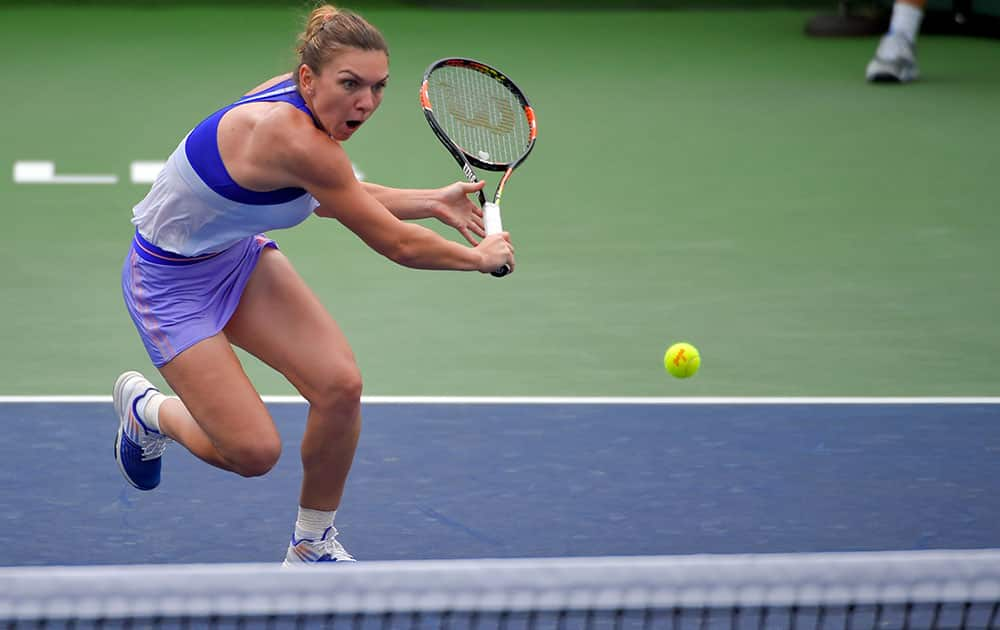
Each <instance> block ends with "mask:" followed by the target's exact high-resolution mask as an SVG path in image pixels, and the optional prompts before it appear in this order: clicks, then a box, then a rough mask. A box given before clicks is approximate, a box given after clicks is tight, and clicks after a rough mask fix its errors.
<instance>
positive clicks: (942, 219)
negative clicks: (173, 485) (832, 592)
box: [0, 5, 1000, 396]
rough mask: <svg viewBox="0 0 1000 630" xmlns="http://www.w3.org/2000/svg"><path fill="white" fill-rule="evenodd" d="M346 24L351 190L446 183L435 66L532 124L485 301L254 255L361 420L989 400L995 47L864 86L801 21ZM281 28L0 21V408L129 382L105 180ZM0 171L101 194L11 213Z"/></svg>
mask: <svg viewBox="0 0 1000 630" xmlns="http://www.w3.org/2000/svg"><path fill="white" fill-rule="evenodd" d="M365 15H366V16H367V17H368V18H369V19H371V20H372V21H373V22H374V23H375V24H376V25H378V26H380V27H381V28H382V30H383V31H384V33H385V34H386V36H387V38H388V40H389V42H390V46H391V48H392V67H391V72H392V78H391V81H390V87H389V90H388V93H387V96H386V100H385V102H384V104H383V107H382V109H381V110H380V111H379V112H378V114H377V115H376V117H375V118H374V120H373V121H372V123H371V124H369V125H367V126H366V128H365V129H364V130H363V131H362V132H361V133H360V134H359V135H358V136H357V137H356V138H355V139H353V140H351V141H350V143H349V144H348V145H347V149H348V153H349V154H350V155H351V157H352V159H353V160H354V162H355V163H356V164H357V165H358V166H359V167H360V169H361V170H362V171H363V172H364V173H365V174H366V175H367V177H368V178H369V179H370V180H372V181H377V182H379V183H384V184H388V185H396V186H403V187H415V186H438V185H443V184H446V183H448V182H450V181H453V180H455V179H457V178H458V176H459V175H460V173H459V172H458V170H457V168H456V166H455V165H454V163H453V162H452V161H451V158H450V156H448V155H447V153H446V152H445V151H444V150H443V148H442V147H440V146H439V144H438V142H437V140H436V139H435V138H434V137H433V135H432V133H431V132H430V130H429V128H428V127H427V125H426V123H425V122H424V120H423V115H422V113H421V112H420V109H419V107H418V104H417V87H418V83H419V79H420V76H421V73H422V71H423V69H424V68H425V67H426V66H427V65H428V64H429V63H430V62H431V61H433V60H435V59H437V58H439V57H443V56H449V55H465V56H471V57H477V58H481V59H483V60H485V61H488V62H492V63H494V64H496V65H497V66H499V67H501V68H503V69H504V70H505V71H507V72H508V73H509V74H510V75H511V76H512V77H513V78H514V79H515V80H516V81H517V82H518V83H519V84H521V86H522V87H523V88H524V90H525V91H526V92H527V94H528V95H529V97H530V98H531V99H532V101H533V104H534V105H535V107H536V110H537V113H538V119H539V139H538V144H537V147H536V149H535V152H534V153H533V154H532V156H531V157H530V158H529V160H528V161H527V162H526V163H525V165H524V167H523V168H522V169H521V170H520V171H519V172H518V173H516V174H515V175H514V177H513V179H512V180H511V182H510V184H509V186H508V188H507V192H506V194H505V196H504V219H505V226H506V227H507V228H508V229H509V230H510V231H511V233H512V237H513V239H514V243H515V246H516V247H517V262H518V269H517V272H516V273H515V274H514V275H513V276H511V277H509V278H505V279H502V280H497V279H494V278H491V277H489V276H482V275H479V274H459V273H445V272H420V271H413V270H408V269H404V268H401V267H397V266H395V265H393V264H392V263H390V262H389V261H387V260H385V259H382V258H380V257H379V256H378V255H377V254H375V253H374V252H372V251H370V250H368V249H367V248H366V247H365V246H364V245H363V244H362V243H361V242H360V241H359V240H358V239H357V238H356V237H355V236H354V235H353V234H351V233H350V232H348V231H347V230H346V229H345V228H343V227H342V226H340V225H339V224H337V223H335V222H332V221H325V220H321V219H317V218H312V219H310V220H308V221H307V222H306V223H305V224H303V225H301V226H298V227H297V228H294V229H291V230H286V231H280V232H274V233H272V234H271V236H273V237H274V238H276V239H277V240H278V242H279V244H280V245H281V248H282V249H283V250H284V251H285V253H286V254H287V255H288V256H289V258H290V259H291V260H292V262H293V263H294V264H295V265H296V267H297V268H298V269H299V271H300V272H301V273H302V275H303V276H305V278H306V279H307V281H308V282H309V283H310V284H311V286H312V287H313V288H314V289H315V291H316V292H317V294H318V295H319V296H320V298H321V299H322V300H323V302H324V303H325V304H326V305H327V306H328V307H329V309H330V311H331V312H332V313H333V315H334V316H335V317H336V318H337V320H338V321H339V322H340V324H341V326H342V327H343V328H344V330H345V332H346V333H347V335H348V337H349V339H350V340H351V342H352V345H353V347H354V349H355V352H356V354H357V357H358V361H359V363H360V365H361V368H362V371H363V373H364V375H365V379H366V390H365V391H366V394H370V395H501V396H506V395H526V396H531V395H567V396H570V395H613V396H732V395H788V396H798V395H823V396H842V395H843V396H869V395H876V396H883V395H884V396H897V395H905V396H931V395H934V396H960V395H997V394H1000V361H998V359H997V357H998V356H1000V326H997V322H998V314H1000V279H998V277H1000V276H998V270H1000V237H998V233H1000V213H998V212H997V210H998V208H1000V202H998V195H997V181H998V179H997V165H998V164H1000V142H998V140H1000V113H998V112H1000V43H998V42H997V41H995V40H985V39H959V38H943V37H927V38H924V39H923V40H922V41H921V42H920V48H919V55H920V61H921V65H922V71H923V75H924V79H923V80H922V81H920V82H918V83H915V84H912V85H908V86H903V87H899V86H871V85H867V84H866V83H865V82H864V81H863V71H864V66H865V63H866V62H867V61H868V59H869V57H870V56H871V54H872V52H873V51H874V47H875V41H874V40H873V39H824V40H818V39H809V38H807V37H805V36H804V35H803V33H802V27H803V24H804V23H805V21H806V20H807V19H808V17H809V16H810V13H809V12H806V11H790V10H762V11H696V10H685V11H653V12H641V11H618V12H616V11H600V12H595V11H582V12H575V13H574V12H570V11H561V12H560V11H544V12H534V13H528V12H514V11H499V12H490V11H482V10H481V11H466V12H462V11H455V12H445V11H440V10H438V11H435V10H429V9H428V10H418V9H404V8H395V9H390V8H379V9H372V10H370V11H367V12H365ZM301 17H302V12H301V11H299V10H296V9H287V8H264V7H259V6H256V5H255V6H251V7H247V8H238V9H237V8H218V7H216V8H198V7H194V6H184V7H180V8H156V9H130V8H127V7H121V6H116V7H92V8H70V7H59V8H37V9H35V8H5V9H0V68H2V76H3V83H4V85H5V90H4V98H2V99H0V118H2V120H3V121H4V122H3V124H2V125H0V158H2V160H0V162H2V163H3V164H4V168H5V172H6V173H7V174H6V175H5V176H4V177H3V178H2V179H0V208H2V210H0V211H2V213H3V217H4V224H5V229H6V238H5V239H4V247H3V248H2V249H0V287H2V289H3V305H4V308H3V309H2V311H0V324H2V326H3V330H4V335H3V338H4V342H3V349H2V354H0V357H2V358H0V394H9V395H17V394H26V395H28V394H110V387H111V384H112V382H113V381H114V378H115V376H116V375H117V374H118V373H119V372H121V371H123V370H125V369H141V370H144V371H147V372H151V371H152V368H151V367H150V364H149V361H148V358H147V357H146V355H145V353H144V351H143V349H142V347H141V344H140V343H139V340H138V336H137V335H136V333H135V331H134V329H133V327H132V324H131V321H130V320H129V318H128V316H127V314H126V312H125V309H124V307H123V305H122V301H121V295H120V289H119V283H118V282H119V269H120V264H121V261H122V259H123V257H124V255H125V252H126V250H127V247H128V245H129V239H130V235H131V225H130V224H129V218H130V216H131V214H130V211H131V207H132V205H133V204H134V203H136V202H137V201H138V200H139V199H141V197H142V196H143V194H144V193H145V191H146V189H147V188H148V185H140V184H133V183H131V182H130V180H129V164H130V163H131V162H132V161H136V160H162V159H165V158H166V156H167V155H168V154H169V153H170V151H172V150H173V148H174V147H175V146H176V144H177V143H178V142H179V141H180V139H181V138H182V137H183V135H184V134H185V133H186V132H187V131H188V130H189V129H190V128H191V127H192V126H193V125H194V124H196V123H197V122H198V121H199V120H200V119H201V118H202V117H204V116H205V115H207V114H208V113H210V112H211V111H213V110H214V109H216V108H218V107H220V106H222V105H225V104H227V103H229V102H231V101H232V100H233V99H234V98H235V97H237V96H238V95H240V94H242V93H243V92H245V91H246V90H248V89H249V88H251V87H252V86H254V85H256V84H257V83H259V82H261V81H263V80H264V79H266V78H268V77H270V76H272V75H274V74H277V73H280V72H283V71H286V70H288V69H290V67H291V63H292V52H291V50H292V46H293V43H294V37H295V34H296V33H297V31H298V29H299V26H300V22H301ZM20 160H50V161H54V162H55V163H56V168H57V172H59V173H85V174H87V173H108V174H115V175H117V176H118V177H119V183H117V184H114V185H72V184H67V185H44V184H15V183H14V182H13V179H12V177H11V173H12V168H13V164H14V162H15V161H20ZM495 181H496V180H495V177H494V178H493V179H492V181H491V183H495ZM452 237H453V238H458V236H457V234H455V235H453V236H452ZM681 340H683V341H689V342H691V343H694V344H695V345H697V346H698V347H699V348H700V350H701V351H702V355H703V363H702V370H701V372H700V373H699V374H698V375H697V376H696V377H695V378H693V379H689V380H686V381H681V380H676V379H672V378H670V377H669V376H667V375H666V373H665V372H664V370H663V367H662V363H661V361H662V355H663V351H664V350H665V348H666V347H667V346H668V345H669V344H670V343H672V342H674V341H681ZM245 358H246V357H245ZM245 365H246V368H247V370H248V372H249V373H250V375H251V377H252V378H253V379H254V381H255V382H256V383H257V384H258V386H259V389H260V391H261V392H262V393H265V394H291V393H293V390H292V389H291V387H290V386H289V385H287V384H286V383H285V382H284V381H283V380H282V379H281V378H280V377H279V376H278V375H276V374H274V373H273V372H271V371H270V370H269V369H268V368H266V367H264V366H262V365H260V364H259V363H257V362H256V361H255V360H253V359H250V358H246V360H245ZM156 380H157V381H158V382H162V381H160V379H159V378H158V377H157V378H156Z"/></svg>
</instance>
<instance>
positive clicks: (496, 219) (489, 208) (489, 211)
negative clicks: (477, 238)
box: [483, 201, 510, 278]
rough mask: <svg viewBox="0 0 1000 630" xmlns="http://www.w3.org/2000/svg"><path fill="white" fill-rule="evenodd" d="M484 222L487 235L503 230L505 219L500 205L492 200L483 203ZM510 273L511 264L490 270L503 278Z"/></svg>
mask: <svg viewBox="0 0 1000 630" xmlns="http://www.w3.org/2000/svg"><path fill="white" fill-rule="evenodd" d="M483 224H484V225H485V226H486V235H487V236H489V235H490V234H499V233H500V232H503V221H501V220H500V206H498V205H497V204H495V203H493V202H491V201H487V202H486V203H484V204H483ZM508 273H510V265H501V266H500V267H498V268H497V270H496V271H491V272H490V274H491V275H493V276H494V277H496V278H502V277H504V276H506V275H507V274H508Z"/></svg>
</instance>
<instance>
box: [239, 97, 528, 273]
mask: <svg viewBox="0 0 1000 630" xmlns="http://www.w3.org/2000/svg"><path fill="white" fill-rule="evenodd" d="M276 118H280V119H277V120H270V119H269V120H267V121H262V122H261V124H259V125H258V126H257V128H256V129H255V130H254V140H253V142H252V143H251V147H250V153H251V154H252V155H253V156H254V161H255V162H258V161H264V162H266V167H268V168H273V169H277V170H278V171H279V172H280V173H282V174H283V175H284V177H281V179H282V180H284V181H287V182H288V185H290V186H297V187H301V188H305V189H306V190H307V191H309V193H310V194H312V196H313V197H315V198H316V199H317V200H318V201H319V203H320V207H319V209H318V214H319V215H320V216H324V217H329V218H334V219H337V220H338V221H340V222H341V223H343V224H344V225H345V226H346V227H347V228H348V229H350V230H351V231H352V232H354V233H355V234H357V235H358V237H360V238H361V240H363V241H364V242H365V243H366V244H367V245H368V246H369V247H371V248H372V249H374V250H375V251H377V252H378V253H380V254H382V255H383V256H385V257H387V258H389V259H390V260H393V261H394V262H396V263H398V264H400V265H404V266H406V267H414V268H417V269H454V270H467V271H473V270H476V271H481V272H484V273H485V272H490V271H493V270H495V269H497V268H498V267H500V266H502V265H504V264H509V265H510V266H511V267H512V268H513V266H514V253H513V252H514V249H513V247H512V246H511V244H510V240H509V236H508V235H507V233H502V234H496V235H493V236H490V237H487V238H485V239H483V241H482V242H480V243H479V245H477V246H476V247H467V246H465V245H461V244H459V243H456V242H454V241H450V240H448V239H446V238H444V237H442V236H440V235H439V234H437V233H436V232H434V231H432V230H429V229H427V228H425V227H423V226H421V225H418V224H414V223H407V222H405V221H401V220H400V219H398V218H397V217H396V216H395V215H393V214H392V213H391V212H390V211H389V210H388V209H387V208H386V207H385V206H383V205H382V204H381V203H379V202H378V201H377V200H376V199H375V198H374V197H372V196H371V195H370V194H368V193H367V192H366V191H365V190H364V188H363V187H362V185H361V183H360V182H358V180H357V179H356V178H355V176H354V172H353V170H352V168H351V162H350V159H349V158H348V156H347V154H346V153H345V152H344V149H343V148H342V147H341V146H340V144H339V143H337V142H334V141H332V140H330V139H329V138H327V137H326V135H325V134H323V133H322V132H320V131H319V130H317V129H316V128H315V127H313V126H312V125H311V124H309V122H308V121H307V120H306V119H305V118H304V117H301V116H294V115H292V116H288V117H287V119H285V120H281V119H284V118H286V117H285V116H280V117H276ZM262 166H263V164H262Z"/></svg>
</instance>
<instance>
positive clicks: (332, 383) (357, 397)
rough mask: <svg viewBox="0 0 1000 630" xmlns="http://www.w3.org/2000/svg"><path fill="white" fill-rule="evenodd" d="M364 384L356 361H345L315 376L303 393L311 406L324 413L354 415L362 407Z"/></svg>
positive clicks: (319, 371) (318, 372) (320, 371)
mask: <svg viewBox="0 0 1000 630" xmlns="http://www.w3.org/2000/svg"><path fill="white" fill-rule="evenodd" d="M362 388H363V382H362V379H361V371H360V370H359V369H358V366H357V364H356V363H354V361H344V362H341V363H339V364H337V365H332V366H330V367H328V368H326V369H323V370H318V371H316V372H315V373H314V374H313V379H312V382H311V383H310V384H309V386H308V387H307V388H305V391H303V392H302V394H303V396H304V397H305V399H306V400H307V401H308V402H309V404H310V406H312V407H313V408H314V409H318V410H320V411H323V412H329V413H334V414H335V413H337V412H347V411H350V412H351V413H353V412H354V411H355V410H356V409H357V408H360V406H361V390H362Z"/></svg>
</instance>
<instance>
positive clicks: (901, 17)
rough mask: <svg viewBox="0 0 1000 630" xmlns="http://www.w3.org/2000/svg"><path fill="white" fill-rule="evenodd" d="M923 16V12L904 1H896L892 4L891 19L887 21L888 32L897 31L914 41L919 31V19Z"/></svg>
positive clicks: (911, 41)
mask: <svg viewBox="0 0 1000 630" xmlns="http://www.w3.org/2000/svg"><path fill="white" fill-rule="evenodd" d="M923 18H924V12H923V11H922V10H921V9H919V8H917V7H915V6H913V5H912V4H906V3H905V2H897V3H895V4H893V5H892V21H891V22H890V23H889V32H890V33H899V34H900V35H902V36H903V37H905V38H906V39H908V40H909V41H910V43H911V44H913V43H916V41H917V33H919V32H920V21H921V20H922V19H923Z"/></svg>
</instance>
